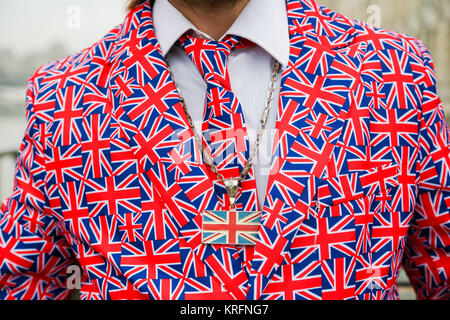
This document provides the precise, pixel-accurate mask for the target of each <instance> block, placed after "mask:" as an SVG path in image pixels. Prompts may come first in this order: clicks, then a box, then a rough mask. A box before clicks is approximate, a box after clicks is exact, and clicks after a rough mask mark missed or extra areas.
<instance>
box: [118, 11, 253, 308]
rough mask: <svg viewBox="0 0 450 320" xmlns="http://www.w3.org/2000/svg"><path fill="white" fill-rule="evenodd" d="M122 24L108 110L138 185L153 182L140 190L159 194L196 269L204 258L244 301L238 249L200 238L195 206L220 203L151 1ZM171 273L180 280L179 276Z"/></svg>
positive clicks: (143, 285)
mask: <svg viewBox="0 0 450 320" xmlns="http://www.w3.org/2000/svg"><path fill="white" fill-rule="evenodd" d="M123 26H124V27H123V29H124V30H123V31H122V36H121V39H120V40H119V41H117V45H116V48H115V49H114V50H113V52H112V54H111V57H110V64H112V67H111V70H112V71H111V74H110V75H111V76H110V77H111V78H110V88H111V93H110V97H112V110H111V112H112V117H113V119H114V120H115V121H116V122H117V123H118V124H119V126H120V128H121V132H122V135H123V138H124V139H125V140H126V141H127V143H128V144H129V146H130V148H131V150H132V152H133V154H134V157H136V158H137V160H138V167H139V170H140V172H141V174H140V177H141V179H142V183H141V185H142V186H143V188H144V189H145V186H153V190H148V191H147V190H146V193H150V194H151V192H153V193H154V194H153V196H154V199H152V201H158V200H159V201H160V202H161V203H163V204H164V206H165V210H167V211H168V212H169V213H170V218H171V221H172V222H173V225H174V226H175V227H176V229H177V231H178V234H177V237H179V239H178V240H179V248H180V250H188V251H189V250H190V251H192V252H193V254H194V256H195V260H196V261H197V262H200V263H195V264H194V266H193V267H194V269H195V268H198V269H199V270H197V271H196V270H194V272H195V274H202V273H204V271H203V270H200V269H202V268H203V263H205V264H206V265H207V266H208V267H209V268H210V271H211V272H212V274H213V275H215V276H216V277H218V279H219V280H220V281H221V282H222V284H223V285H224V288H225V289H226V291H228V292H229V293H230V294H231V296H230V297H233V298H236V299H244V298H245V291H244V290H245V289H246V288H247V281H248V278H247V274H246V273H245V271H244V269H243V268H242V261H243V260H242V255H241V254H240V253H239V251H238V250H237V249H236V248H233V247H227V246H211V245H203V244H202V243H201V212H202V211H204V210H220V209H221V208H222V206H223V203H222V199H221V198H219V197H218V196H217V195H216V194H215V193H214V186H213V184H214V182H215V178H214V175H213V174H212V173H211V171H210V169H209V168H208V167H207V166H206V165H204V164H203V160H202V157H201V154H200V152H199V148H198V145H197V142H196V139H195V137H194V133H193V132H192V130H191V128H190V126H189V122H188V119H187V117H186V115H185V112H184V109H183V106H182V103H181V99H180V97H179V95H178V93H177V90H176V87H175V84H174V82H173V81H172V79H171V75H170V71H169V69H168V67H167V65H166V63H165V61H164V57H163V55H162V53H161V50H160V47H159V44H158V42H157V39H156V37H155V33H154V30H153V24H152V12H151V6H150V5H149V4H146V5H142V6H140V7H138V8H137V9H136V10H134V11H133V12H132V13H130V15H129V16H128V18H127V20H126V22H125V23H124V25H123ZM142 207H143V208H142V210H143V211H145V210H146V209H145V206H144V204H143V205H142ZM159 240H164V239H157V241H159ZM138 247H142V245H141V244H139V245H138ZM201 262H203V263H201ZM174 272H176V270H175V271H174ZM174 276H175V277H179V278H184V275H183V274H174ZM130 280H131V281H132V282H133V283H134V286H135V287H136V289H138V290H140V291H142V292H145V293H150V292H151V288H149V287H148V284H146V283H144V282H143V281H139V279H136V280H134V281H133V279H130ZM150 294H151V293H150Z"/></svg>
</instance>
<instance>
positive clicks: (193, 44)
mask: <svg viewBox="0 0 450 320" xmlns="http://www.w3.org/2000/svg"><path fill="white" fill-rule="evenodd" d="M241 40H242V39H241V37H238V36H226V37H225V38H224V39H223V40H222V41H216V40H210V39H202V38H194V37H191V36H190V35H187V34H185V35H183V36H182V37H181V38H180V46H181V47H182V48H183V49H184V51H185V52H186V54H187V55H188V56H189V57H190V58H191V59H192V61H193V62H194V64H195V66H196V67H197V69H198V70H199V71H200V74H201V75H202V77H203V78H204V79H205V81H206V82H207V83H216V84H220V85H223V86H225V87H229V76H228V71H227V60H228V56H229V55H230V53H231V52H232V51H233V50H234V49H235V48H236V47H238V46H245V44H242V43H241ZM217 82H218V83H217Z"/></svg>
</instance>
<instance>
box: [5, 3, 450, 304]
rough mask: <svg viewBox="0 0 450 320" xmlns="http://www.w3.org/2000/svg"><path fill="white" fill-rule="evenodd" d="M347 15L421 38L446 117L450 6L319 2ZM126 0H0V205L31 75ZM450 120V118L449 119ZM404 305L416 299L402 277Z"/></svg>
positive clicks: (94, 30)
mask: <svg viewBox="0 0 450 320" xmlns="http://www.w3.org/2000/svg"><path fill="white" fill-rule="evenodd" d="M318 2H319V3H320V4H323V5H325V6H328V7H329V8H331V9H333V10H335V11H338V12H341V13H343V14H344V15H346V16H347V17H350V18H354V19H359V20H364V21H367V22H368V23H371V24H374V25H378V26H380V27H383V28H387V29H391V30H394V31H397V32H401V33H405V34H408V35H410V36H414V37H416V38H419V39H421V40H423V41H424V42H425V44H426V45H427V47H428V48H429V49H430V51H431V53H432V55H433V58H434V61H435V64H436V71H437V77H438V81H439V85H438V91H439V94H440V96H441V98H442V100H443V102H444V106H446V110H447V116H449V115H450V110H449V109H448V107H450V57H449V54H448V52H450V0H396V1H392V0H319V1H318ZM125 6H126V0H95V1H93V0H58V1H55V0H39V1H36V0H14V1H12V0H0V202H1V201H2V200H3V199H4V198H5V197H6V196H7V195H8V194H9V193H10V192H11V189H12V181H13V173H14V162H15V159H14V157H15V156H14V152H15V150H17V149H18V147H19V144H20V140H21V139H22V136H23V132H24V129H25V118H24V116H25V112H24V97H25V85H26V81H27V79H28V77H29V76H30V75H31V74H32V73H33V72H34V71H35V70H36V69H37V68H38V67H39V66H41V65H42V64H44V63H45V62H47V61H51V60H54V59H56V58H61V57H64V56H67V55H69V54H71V53H74V52H76V51H78V50H81V49H83V48H85V47H88V46H89V45H91V44H93V43H94V42H96V41H97V40H99V39H100V38H101V37H102V36H103V35H104V34H106V33H107V32H108V31H109V30H110V29H112V28H113V27H114V26H115V25H117V24H119V23H121V22H122V20H123V17H124V16H125V14H126V11H125ZM448 118H449V117H448ZM400 284H401V286H400V294H401V297H402V299H414V293H413V292H412V290H411V288H410V287H409V286H408V284H407V280H406V278H405V276H404V274H402V276H401V281H400Z"/></svg>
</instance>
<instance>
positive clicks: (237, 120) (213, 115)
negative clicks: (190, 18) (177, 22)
mask: <svg viewBox="0 0 450 320" xmlns="http://www.w3.org/2000/svg"><path fill="white" fill-rule="evenodd" d="M180 45H181V47H182V48H183V49H184V50H185V52H186V53H187V55H188V56H189V57H190V58H191V59H192V61H193V62H194V64H195V66H196V67H197V69H198V70H199V72H200V74H201V76H202V77H203V79H204V80H205V82H206V84H207V91H206V99H205V108H204V111H203V123H202V136H203V138H202V142H203V145H204V147H205V149H206V150H207V152H209V153H210V155H211V156H212V158H213V160H214V163H215V165H216V166H217V168H218V172H219V173H220V174H222V175H223V176H224V177H225V178H232V177H234V178H237V177H239V175H240V172H241V170H242V168H243V167H244V165H245V163H246V161H247V159H248V158H249V149H250V148H249V139H248V133H247V128H246V125H245V120H244V115H243V113H242V106H241V104H240V102H239V101H238V99H237V97H236V95H235V94H234V93H233V92H232V90H231V85H230V76H229V74H228V68H227V60H228V57H229V55H230V53H231V52H232V51H233V50H235V49H243V48H246V47H249V46H251V45H253V44H252V43H251V42H249V41H247V40H245V39H242V38H240V37H238V36H226V37H225V38H224V40H223V41H215V40H209V39H200V38H193V37H191V36H190V35H188V34H185V35H183V36H182V37H181V38H180ZM216 193H217V195H218V196H219V197H221V198H222V199H223V200H224V203H223V206H225V207H226V206H227V205H228V199H227V197H226V196H224V195H225V194H226V192H225V189H224V188H222V187H221V186H220V185H219V184H217V183H216ZM237 207H238V208H240V209H243V210H256V209H257V208H258V204H257V193H256V183H255V180H254V176H253V172H252V170H251V172H250V174H249V177H248V178H247V179H246V180H245V181H244V182H243V183H242V188H241V193H240V194H239V196H238V201H237Z"/></svg>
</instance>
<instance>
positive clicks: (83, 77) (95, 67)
mask: <svg viewBox="0 0 450 320" xmlns="http://www.w3.org/2000/svg"><path fill="white" fill-rule="evenodd" d="M120 32H121V25H119V26H117V27H115V28H114V29H112V30H111V31H110V32H109V33H108V34H107V35H105V36H104V37H103V38H102V39H100V40H99V41H97V42H96V43H94V44H93V45H91V46H89V47H87V48H85V49H83V50H80V51H78V52H76V53H74V54H72V55H70V56H67V57H64V58H61V59H57V60H54V61H50V62H48V63H45V64H43V65H42V66H41V67H39V68H38V69H37V70H36V71H35V72H34V74H33V75H32V76H31V77H30V79H29V87H30V84H31V86H32V89H33V90H32V91H33V93H34V97H35V101H39V100H40V99H47V100H50V99H52V97H53V99H55V95H56V94H57V92H59V91H61V90H62V91H65V90H67V89H68V88H70V87H78V88H80V89H82V88H84V85H85V84H86V83H87V82H88V81H90V82H92V81H94V80H96V79H94V78H98V77H100V76H101V74H102V71H103V69H104V68H105V67H106V66H107V65H108V57H109V56H110V54H111V52H112V50H114V48H115V43H116V42H117V40H118V38H119V37H120ZM47 111H49V110H47Z"/></svg>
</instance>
